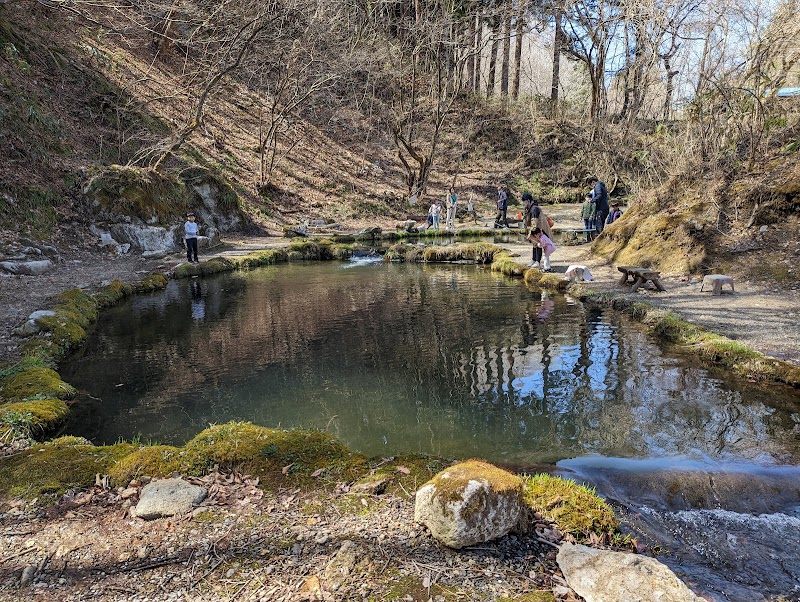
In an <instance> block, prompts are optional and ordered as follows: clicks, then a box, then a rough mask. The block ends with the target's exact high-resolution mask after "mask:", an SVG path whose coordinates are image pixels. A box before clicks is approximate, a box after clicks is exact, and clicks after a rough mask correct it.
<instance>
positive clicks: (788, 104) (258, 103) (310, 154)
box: [0, 4, 800, 282]
mask: <svg viewBox="0 0 800 602" xmlns="http://www.w3.org/2000/svg"><path fill="white" fill-rule="evenodd" d="M298 6H300V5H298ZM122 14H123V16H124V17H125V18H122V19H120V18H117V13H115V12H114V11H111V10H108V11H105V10H100V9H97V10H93V11H92V12H91V14H90V16H87V14H86V13H85V12H84V13H82V14H78V13H76V14H68V13H65V12H62V11H60V10H58V9H56V8H47V7H45V6H41V5H35V8H34V9H33V10H28V7H27V5H26V6H25V7H23V6H22V5H17V4H12V5H3V6H2V7H1V8H0V45H2V48H3V53H2V56H1V57H0V98H2V101H3V111H2V112H1V113H0V137H2V138H3V139H4V140H5V141H7V142H8V144H4V149H3V155H4V159H5V160H4V161H3V162H2V163H1V164H0V189H2V193H3V201H2V203H1V204H0V222H2V224H3V227H4V231H5V233H4V234H3V235H2V236H3V239H4V240H5V241H8V240H12V239H13V238H14V237H15V236H17V235H25V236H30V237H33V238H38V239H44V240H50V241H53V242H58V241H59V240H61V239H65V240H66V239H69V240H70V244H79V245H82V246H88V247H89V248H94V245H95V243H96V238H95V237H94V236H93V235H92V234H90V233H89V232H88V228H89V226H90V225H92V224H93V223H95V222H96V221H97V220H98V219H99V218H101V217H103V215H101V214H102V211H101V210H102V209H104V207H99V208H98V206H97V205H98V203H99V201H98V200H97V196H96V195H94V196H92V195H91V194H89V195H87V194H86V191H87V188H86V185H87V183H88V182H89V181H90V180H91V179H92V178H93V177H96V176H98V175H100V176H101V177H104V176H105V175H106V174H108V173H109V172H108V169H109V168H112V166H115V165H123V166H124V165H127V166H129V168H130V169H131V170H132V171H131V172H130V173H134V174H139V175H138V176H136V178H139V179H141V180H145V181H150V180H152V177H153V176H152V175H151V173H152V170H153V169H154V168H157V169H158V173H159V175H158V178H162V179H163V181H164V182H168V183H170V184H169V185H168V186H166V185H159V186H156V188H157V190H156V191H155V192H152V191H151V190H148V191H146V192H147V194H145V195H144V196H145V197H146V198H145V199H144V200H141V199H133V200H131V199H124V198H123V199H122V200H123V201H125V202H122V203H120V202H119V199H118V200H117V202H116V205H115V207H114V209H115V210H116V211H117V213H119V212H120V211H122V212H125V211H128V212H131V211H132V210H131V209H130V206H131V205H134V204H136V203H138V204H139V213H141V214H148V212H149V213H153V214H155V215H156V217H157V218H158V219H159V220H160V221H161V222H163V223H164V224H165V225H167V226H169V225H174V224H177V223H179V222H180V215H181V214H182V213H183V211H184V210H185V209H186V208H187V207H188V206H190V205H192V203H193V202H194V201H193V199H192V196H191V194H189V193H187V192H186V191H185V190H183V188H182V184H181V179H183V181H184V182H185V181H186V178H185V177H184V175H185V174H186V173H188V172H187V170H190V169H197V168H203V169H204V170H207V172H208V173H209V174H212V176H213V177H214V178H216V179H217V180H215V181H219V182H220V184H219V185H220V186H221V187H227V185H229V186H230V189H229V190H230V191H231V192H232V193H233V194H234V195H235V199H234V201H233V202H235V204H236V206H237V207H238V208H239V209H240V210H241V212H242V215H243V218H244V219H242V220H241V221H240V222H238V221H237V223H239V226H237V227H236V229H237V230H239V231H244V232H246V233H250V234H256V233H260V234H267V235H269V234H273V235H275V234H277V235H279V234H280V233H281V228H282V227H283V226H284V225H287V224H295V223H303V222H308V221H311V220H323V221H326V222H335V223H338V224H340V225H341V226H342V227H343V228H350V229H353V228H360V227H364V226H372V225H380V226H383V227H387V228H391V227H392V226H393V223H394V222H395V221H397V220H398V219H404V218H405V217H406V216H407V215H408V214H419V213H422V212H424V210H421V209H420V208H418V207H411V206H409V205H408V204H407V202H406V199H407V198H408V195H409V189H408V182H407V177H408V175H409V171H408V170H407V169H406V167H405V165H404V164H403V161H408V162H412V163H413V161H411V157H410V156H409V154H408V153H405V156H404V157H403V158H402V159H401V158H400V154H399V153H398V146H397V145H396V144H395V143H393V141H392V131H393V130H392V125H391V119H392V118H393V117H395V115H394V113H393V111H396V110H397V107H398V105H397V104H396V103H395V102H394V101H393V100H392V94H394V93H396V92H397V90H395V88H397V87H398V86H399V87H400V88H402V87H403V86H408V85H410V84H409V81H408V80H407V79H403V78H400V79H398V80H391V79H390V78H389V76H390V74H389V73H387V69H390V68H391V65H390V64H385V63H387V61H389V57H390V56H391V52H393V51H394V50H393V47H392V44H391V40H390V39H389V38H380V37H373V38H371V39H370V40H364V41H363V43H361V44H360V45H358V46H354V47H353V49H352V50H351V52H349V53H344V52H343V51H342V50H341V49H338V47H337V46H336V45H335V44H334V42H336V41H339V39H338V37H337V36H344V35H345V33H346V32H344V30H342V31H340V30H339V29H337V28H334V29H332V30H331V31H330V32H329V35H330V38H331V39H330V41H328V42H327V44H326V43H325V42H318V41H315V42H314V44H316V46H314V50H315V51H319V52H327V53H328V62H329V64H325V60H320V59H318V58H317V57H316V56H314V57H311V58H309V59H308V61H309V62H308V63H306V68H305V71H303V70H300V69H299V68H298V70H297V72H298V73H301V72H302V75H303V77H300V75H296V76H292V78H290V75H289V67H288V66H287V67H286V72H285V73H284V72H282V71H280V69H281V65H282V64H283V63H281V60H280V57H278V58H277V59H276V60H275V62H274V63H270V62H269V61H267V60H266V59H264V58H263V54H259V55H258V56H259V61H257V62H254V63H246V61H242V64H241V68H239V67H237V69H235V70H234V69H230V70H229V71H226V69H228V68H229V67H230V66H231V65H233V64H234V62H233V59H230V58H226V57H231V56H233V55H235V52H234V50H236V49H237V48H244V47H243V46H241V47H237V46H235V42H236V39H234V41H232V42H231V47H230V48H228V49H227V50H226V51H227V52H228V54H226V55H224V56H222V58H220V56H221V55H223V54H224V53H223V52H222V50H221V48H222V46H221V45H222V44H223V42H219V41H217V42H215V43H216V44H217V45H218V47H216V49H215V50H214V52H216V54H214V53H212V52H210V51H209V50H208V45H206V46H198V47H193V46H191V45H189V44H188V43H184V42H181V37H180V36H179V35H177V34H175V35H174V36H173V37H170V36H165V35H163V34H159V32H158V30H157V28H154V27H153V25H152V23H151V22H150V21H147V20H146V19H144V18H139V17H137V14H138V13H136V12H135V11H134V10H133V9H130V10H127V12H126V11H122ZM187 14H188V13H187ZM146 15H150V13H146ZM139 16H141V15H139ZM189 16H191V15H189ZM148 18H150V17H148ZM187 18H188V17H187ZM281 18H283V19H285V22H286V24H285V26H283V28H282V29H280V30H279V31H277V32H273V31H272V30H269V31H270V33H269V35H268V36H267V38H265V39H264V40H261V39H260V38H259V39H258V43H259V44H262V45H263V47H262V46H258V47H254V49H253V50H252V51H251V52H250V53H249V54H256V53H257V52H262V51H267V50H270V49H273V50H274V49H278V48H282V47H283V46H282V45H285V42H286V40H287V39H292V37H293V36H294V39H297V40H301V41H303V42H304V43H306V42H307V41H308V40H309V39H310V38H313V37H314V36H318V34H319V31H320V29H319V28H320V27H323V26H324V24H320V23H316V22H315V21H314V19H313V17H312V16H309V14H307V13H304V12H303V11H302V10H301V8H298V9H297V10H296V11H295V12H292V13H286V14H283V13H281ZM219 27H220V29H219V31H225V30H224V29H221V27H222V26H219ZM337 27H338V26H337ZM293 28H294V29H293ZM215 32H217V33H219V32H218V31H217V30H213V31H210V32H209V33H208V34H207V35H209V36H210V35H211V34H212V33H215ZM383 35H384V36H386V34H383ZM308 43H309V44H311V42H308ZM298 52H299V51H298ZM249 54H246V53H245V54H244V56H245V57H247V56H249ZM309 56H311V53H310V51H309ZM240 58H241V56H240ZM312 59H313V60H312ZM299 60H300V59H298V61H299ZM289 64H291V61H290V63H289ZM265 65H266V66H265ZM214 69H216V70H217V72H216V75H221V74H224V76H221V77H218V78H217V77H216V76H214V77H210V74H211V73H214V71H213V70H214ZM259 69H262V70H261V71H259ZM334 72H337V73H334ZM203 76H206V77H205V78H204V77H203ZM269 77H271V78H273V79H272V80H270V79H269ZM282 77H284V78H285V79H283V80H282V79H281V78H282ZM265 78H267V79H265ZM359 78H361V80H359ZM364 78H366V80H367V81H372V86H373V88H372V89H373V92H372V96H371V97H367V96H366V95H365V92H364V89H363V87H359V86H361V85H362V84H364V81H362V80H363V79H364ZM273 80H276V81H278V82H281V81H283V82H284V83H285V86H284V88H278V87H276V86H277V84H275V83H274V81H273ZM209 82H216V83H214V84H213V86H212V85H211V83H209ZM271 82H272V83H271ZM271 86H272V87H271ZM290 86H294V90H295V91H294V94H295V95H294V96H291V95H290V94H288V93H285V92H283V91H282V90H284V89H287V88H289V87H290ZM298 95H299V96H298ZM435 100H436V99H434V98H432V97H430V96H427V97H426V96H422V98H421V100H420V101H419V105H418V107H417V109H416V110H417V111H418V112H425V111H428V110H431V107H432V106H433V105H434V104H435ZM447 100H448V102H452V104H451V105H448V111H449V112H448V114H447V119H446V120H443V124H442V128H441V131H440V132H439V134H438V135H439V138H438V139H437V146H436V151H435V157H433V152H431V154H430V157H426V158H431V161H432V162H431V164H430V177H429V180H428V181H427V184H426V187H425V189H426V193H427V197H426V200H429V199H430V198H441V196H442V195H443V194H444V192H445V190H446V189H447V188H448V187H449V186H451V185H455V186H456V188H457V189H458V190H459V192H460V194H461V197H462V199H463V198H466V197H469V196H471V197H472V198H473V200H474V202H475V203H476V204H477V206H478V208H479V211H480V212H482V213H483V214H485V215H490V214H491V212H492V203H493V194H494V187H495V186H496V184H497V183H498V182H505V183H507V184H508V185H509V186H510V188H511V198H512V211H514V210H515V209H514V208H515V207H516V206H517V205H515V204H514V203H515V202H518V201H517V199H518V198H519V194H520V193H521V192H522V191H523V190H525V189H528V190H531V191H532V192H533V193H534V195H535V196H537V197H538V198H541V199H542V200H543V202H545V203H547V202H557V203H561V202H579V201H580V200H581V198H582V194H583V191H585V189H586V186H585V178H586V176H588V175H590V174H594V173H596V174H598V175H600V176H601V177H602V178H603V179H605V180H606V182H607V183H608V185H609V189H610V190H611V193H612V196H613V197H614V198H618V199H620V200H621V201H622V202H623V204H627V205H628V209H627V210H626V215H625V217H624V219H623V220H621V221H620V222H619V223H618V224H617V225H615V226H614V227H612V228H610V229H609V231H608V233H607V235H605V236H604V237H602V238H601V239H599V240H598V241H597V242H596V243H595V246H594V250H595V252H596V253H597V254H599V255H601V256H603V257H606V258H607V259H608V260H610V261H614V262H623V263H633V264H642V265H648V266H654V267H658V268H660V269H662V270H663V271H665V272H666V273H669V274H688V273H701V272H709V271H735V272H739V273H744V274H746V275H747V276H748V277H749V278H768V279H774V280H776V281H778V282H783V281H789V282H794V281H796V277H797V275H796V272H795V270H794V263H795V258H796V256H797V254H798V252H800V251H799V250H798V246H797V244H798V243H797V241H796V237H794V236H793V233H794V232H796V230H797V223H798V221H797V220H798V212H799V211H800V201H798V193H799V192H800V157H799V156H798V155H800V153H799V152H798V146H797V137H798V131H799V130H800V126H798V114H799V113H800V111H798V107H797V103H796V102H794V101H793V99H788V100H787V101H783V104H774V105H772V106H771V107H767V108H768V109H769V110H770V111H771V112H772V115H771V117H770V118H769V120H767V119H765V123H766V122H767V121H769V124H770V129H768V130H767V129H765V130H764V132H763V134H762V135H761V136H760V138H759V139H758V145H757V146H753V144H751V145H750V146H749V147H746V146H742V147H741V149H739V148H738V147H737V148H735V149H734V150H733V151H732V152H731V151H729V150H726V151H724V152H722V151H720V152H716V153H715V152H711V151H713V150H714V149H713V148H712V147H708V148H707V147H706V145H705V144H702V145H698V143H697V141H696V138H695V136H696V132H695V128H696V127H697V124H695V123H693V122H691V121H689V122H685V123H681V122H677V121H672V122H653V121H645V120H642V121H639V122H636V123H619V124H616V123H614V122H613V121H609V122H606V123H594V124H587V123H585V122H582V121H581V118H580V117H579V116H577V115H576V116H572V117H570V116H569V115H565V116H564V118H558V119H551V118H549V117H547V115H546V113H545V112H543V111H538V110H537V111H528V110H527V109H526V106H525V104H524V103H522V102H517V103H514V104H511V105H503V104H499V103H497V102H492V101H490V99H481V98H476V97H474V96H470V95H455V96H452V97H449V98H448V99H447ZM287 107H292V108H293V110H292V111H289V110H288V109H287ZM201 109H202V112H201ZM276 112H277V113H280V114H282V118H281V120H277V119H274V118H273V119H272V120H270V118H269V115H270V114H272V115H274V114H275V113H276ZM193 116H194V118H193ZM198 116H199V119H198ZM746 117H747V115H746V114H742V115H733V116H732V117H731V119H734V118H735V119H739V120H744V119H745V118H746ZM398 123H400V122H398ZM700 125H703V126H705V125H707V124H700ZM712 125H713V124H712ZM268 127H272V128H273V130H274V131H275V132H277V131H278V130H280V135H278V134H277V133H274V135H273V136H272V138H270V137H269V136H268V135H267V134H265V128H268ZM719 127H720V128H721V129H723V130H724V128H723V126H722V125H720V126H719ZM725 127H727V128H730V127H731V126H730V124H728V125H727V126H725ZM764 127H765V128H766V125H765V126H764ZM417 128H418V130H417V133H416V136H417V140H418V141H420V140H427V139H428V138H429V137H430V136H431V135H432V132H433V130H432V128H433V126H432V125H431V123H429V122H428V121H423V120H420V122H419V123H418V126H417ZM723 134H724V132H723ZM723 134H720V142H719V144H723V142H725V143H726V144H728V145H730V144H731V143H736V144H740V145H742V144H744V142H746V140H744V139H742V140H739V141H738V142H737V141H736V140H734V139H730V137H728V138H726V139H725V140H723V138H724V135H723ZM417 146H418V148H417V149H416V150H417V151H419V152H421V151H424V150H425V145H424V144H422V143H421V142H418V143H417ZM270 148H271V149H272V151H271V152H272V154H271V155H270ZM168 151H171V152H168ZM423 156H424V153H423ZM747 157H749V159H750V160H745V159H747ZM412 166H413V165H412ZM112 169H118V168H112ZM137 170H138V171H137ZM191 173H195V172H191ZM112 176H113V177H111V179H110V185H111V187H112V188H113V187H119V188H120V189H122V188H124V186H123V185H122V184H119V181H118V180H117V179H115V178H116V176H114V174H113V173H112ZM159 181H161V180H159ZM172 183H174V185H173V184H172ZM225 183H227V184H225ZM165 190H166V192H165ZM173 190H174V191H177V192H174V193H173V192H170V191H173ZM120 195H121V196H122V197H124V195H123V194H122V193H120ZM112 196H113V195H112ZM232 198H233V197H232ZM100 204H102V203H100ZM142 204H143V207H142V206H141V205H142ZM763 226H766V228H763ZM765 266H767V267H765Z"/></svg>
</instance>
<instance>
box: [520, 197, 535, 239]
mask: <svg viewBox="0 0 800 602" xmlns="http://www.w3.org/2000/svg"><path fill="white" fill-rule="evenodd" d="M532 208H533V195H532V194H531V193H530V192H528V191H527V190H526V191H525V192H523V193H522V225H523V226H524V227H525V232H527V231H528V230H530V228H531V210H532Z"/></svg>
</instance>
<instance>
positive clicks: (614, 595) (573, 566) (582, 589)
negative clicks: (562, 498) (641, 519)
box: [556, 543, 701, 602]
mask: <svg viewBox="0 0 800 602" xmlns="http://www.w3.org/2000/svg"><path fill="white" fill-rule="evenodd" d="M556 562H558V566H559V568H560V569H561V572H562V573H564V579H566V581H567V585H569V586H570V587H571V588H572V589H573V590H574V591H575V593H576V594H578V595H579V596H581V597H583V598H584V599H585V600H586V602H619V601H620V600H625V602H701V599H700V598H699V597H697V596H696V595H695V594H694V593H692V591H691V590H690V589H689V588H688V587H686V585H685V584H684V583H683V582H682V581H681V580H680V579H678V577H677V576H676V575H675V573H673V572H672V571H671V570H670V569H669V568H668V567H666V566H665V565H663V564H661V563H660V562H659V561H658V560H656V559H655V558H649V557H647V556H640V555H638V554H626V553H623V552H611V551H609V550H596V549H594V548H588V547H586V546H581V545H573V544H569V543H565V544H563V545H562V546H561V548H560V549H559V551H558V556H557V557H556Z"/></svg>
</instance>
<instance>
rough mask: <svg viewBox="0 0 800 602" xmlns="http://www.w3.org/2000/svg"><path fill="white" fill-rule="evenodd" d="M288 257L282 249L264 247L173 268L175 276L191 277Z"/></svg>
mask: <svg viewBox="0 0 800 602" xmlns="http://www.w3.org/2000/svg"><path fill="white" fill-rule="evenodd" d="M288 259H289V256H288V254H287V252H286V251H285V250H283V249H265V250H263V251H256V252H255V253H250V254H249V255H244V256H239V257H213V258H212V259H209V260H208V261H203V262H200V263H194V264H192V263H184V264H181V265H179V266H178V267H177V268H175V271H174V272H173V276H174V277H175V278H191V277H194V276H210V275H212V274H219V273H220V272H230V271H233V270H240V269H241V270H248V269H252V268H257V267H262V266H266V265H272V264H274V263H278V262H284V261H287V260H288Z"/></svg>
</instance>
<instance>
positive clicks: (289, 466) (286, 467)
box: [281, 462, 294, 474]
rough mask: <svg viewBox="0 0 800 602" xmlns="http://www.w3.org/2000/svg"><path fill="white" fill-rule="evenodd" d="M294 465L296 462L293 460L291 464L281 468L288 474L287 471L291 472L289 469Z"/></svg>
mask: <svg viewBox="0 0 800 602" xmlns="http://www.w3.org/2000/svg"><path fill="white" fill-rule="evenodd" d="M292 466H294V462H292V463H291V464H287V465H286V466H284V467H283V468H281V472H282V473H283V474H287V473H288V472H289V469H290V468H291V467H292Z"/></svg>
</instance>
